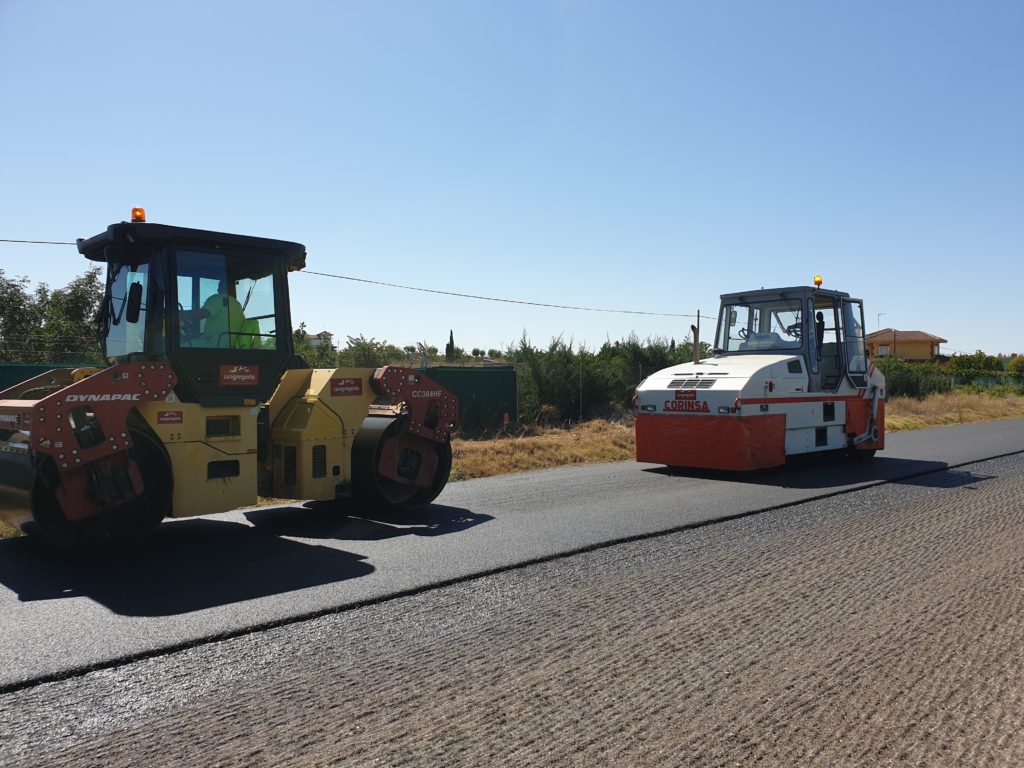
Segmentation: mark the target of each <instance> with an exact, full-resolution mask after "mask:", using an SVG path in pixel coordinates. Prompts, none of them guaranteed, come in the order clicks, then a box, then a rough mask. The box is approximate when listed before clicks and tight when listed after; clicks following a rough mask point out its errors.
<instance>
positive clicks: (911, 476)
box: [644, 454, 984, 490]
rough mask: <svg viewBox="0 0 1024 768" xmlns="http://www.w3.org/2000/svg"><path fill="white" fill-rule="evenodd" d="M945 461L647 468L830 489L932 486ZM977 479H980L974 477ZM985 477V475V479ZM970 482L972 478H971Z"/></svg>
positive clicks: (816, 460)
mask: <svg viewBox="0 0 1024 768" xmlns="http://www.w3.org/2000/svg"><path fill="white" fill-rule="evenodd" d="M948 467H949V465H948V464H946V463H945V462H941V461H917V460H914V459H896V458H885V457H881V456H879V457H877V458H875V459H873V460H871V461H863V462H861V461H849V460H847V459H845V458H842V457H835V456H829V455H827V454H819V455H814V454H811V455H806V456H797V457H793V458H791V459H790V460H789V461H787V462H786V465H785V466H784V467H773V468H771V469H760V470H754V471H752V472H728V471H725V470H712V469H688V468H683V467H648V468H646V469H645V470H644V471H645V472H650V473H652V474H658V475H665V476H668V477H686V478H694V479H700V480H721V481H725V482H732V483H743V484H747V485H769V486H773V487H778V488H798V489H805V490H814V489H817V490H827V489H829V488H842V487H845V486H849V485H857V484H860V483H876V482H879V481H888V482H895V481H900V482H905V483H915V484H922V485H932V484H933V482H934V481H932V480H929V479H928V478H930V477H932V476H933V475H934V474H935V473H941V472H942V471H943V470H946V469H948ZM972 477H974V479H979V478H977V476H973V475H972ZM982 479H984V478H982ZM968 482H970V481H968Z"/></svg>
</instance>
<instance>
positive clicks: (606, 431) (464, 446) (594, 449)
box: [452, 421, 634, 480]
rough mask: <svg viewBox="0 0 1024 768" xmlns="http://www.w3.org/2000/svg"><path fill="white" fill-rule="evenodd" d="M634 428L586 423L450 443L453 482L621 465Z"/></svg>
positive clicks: (630, 446)
mask: <svg viewBox="0 0 1024 768" xmlns="http://www.w3.org/2000/svg"><path fill="white" fill-rule="evenodd" d="M633 446H634V442H633V426H632V425H631V424H617V423H611V422H607V421H587V422H584V423H582V424H578V425H576V426H574V427H571V428H570V429H559V428H554V427H551V428H538V429H537V430H536V432H535V433H534V434H529V435H523V436H515V437H499V438H497V439H494V440H462V439H455V440H453V441H452V451H453V454H454V458H453V461H452V480H469V479H470V478H474V477H491V476H493V475H508V474H512V473H515V472H526V471H528V470H531V469H547V468H550V467H562V466H566V465H568V464H592V463H596V462H606V461H624V460H626V459H632V458H633V456H634V447H633Z"/></svg>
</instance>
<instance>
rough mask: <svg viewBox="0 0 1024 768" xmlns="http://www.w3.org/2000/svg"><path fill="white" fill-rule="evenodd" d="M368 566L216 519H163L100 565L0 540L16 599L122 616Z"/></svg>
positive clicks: (200, 605)
mask: <svg viewBox="0 0 1024 768" xmlns="http://www.w3.org/2000/svg"><path fill="white" fill-rule="evenodd" d="M293 513H294V510H293ZM374 570H375V569H374V567H373V566H372V565H370V564H369V563H367V562H366V561H365V559H364V558H363V557H362V556H360V555H356V554H353V553H351V552H345V551H343V550H339V549H334V548H331V547H327V546H318V545H313V544H306V543H303V542H298V541H292V540H290V539H285V538H280V537H279V536H278V535H275V534H273V533H271V532H267V531H264V530H261V529H259V528H253V527H251V526H248V525H245V524H243V523H235V522H229V521H224V520H209V519H192V520H182V521H174V522H169V523H165V524H163V525H161V526H160V528H159V529H158V530H157V532H156V534H155V535H154V536H153V537H152V538H151V539H149V540H148V541H146V542H144V543H143V544H141V545H139V547H138V549H136V550H133V551H131V552H128V553H125V554H124V555H122V556H120V557H117V558H111V559H108V560H104V561H102V562H89V561H73V560H69V561H63V560H60V559H57V558H56V557H55V556H54V555H53V554H52V553H49V552H46V551H44V550H43V549H41V548H40V547H39V546H37V545H36V544H35V542H34V541H32V540H31V539H30V538H18V539H8V540H3V541H0V584H2V585H4V586H6V587H8V588H9V589H11V590H13V591H14V592H15V593H17V595H18V598H19V600H21V601H22V602H31V601H35V600H56V599H61V598H70V597H87V598H89V599H91V600H94V601H96V602H97V603H100V604H101V605H104V606H106V607H107V608H109V609H110V610H111V611H113V612H114V613H117V614H120V615H122V616H149V617H153V616H174V615H178V614H184V613H191V612H193V611H200V610H203V609H206V608H214V607H217V606H222V605H229V604H232V603H238V602H242V601H244V600H253V599H258V598H261V597H267V596H269V595H276V594H281V593H284V592H290V591H293V590H299V589H306V588H309V587H315V586H320V585H323V584H332V583H336V582H340V581H345V580H347V579H355V578H359V577H362V576H366V575H368V574H370V573H373V571H374Z"/></svg>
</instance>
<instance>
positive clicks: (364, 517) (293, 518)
mask: <svg viewBox="0 0 1024 768" xmlns="http://www.w3.org/2000/svg"><path fill="white" fill-rule="evenodd" d="M245 517H246V519H247V520H248V521H249V522H250V523H252V524H253V525H254V526H255V527H256V528H257V529H259V530H261V531H265V532H267V533H272V534H274V535H275V536H295V537H298V538H303V539H337V540H339V541H382V540H384V539H392V538H395V537H397V536H444V535H445V534H449V533H457V532H458V531H464V530H466V529H467V528H472V527H474V526H476V525H480V524H481V523H486V522H488V521H489V520H493V519H494V518H493V517H491V516H490V515H481V514H477V513H475V512H470V511H469V510H468V509H462V508H460V507H448V506H445V505H443V504H431V505H430V506H428V507H425V508H424V509H419V510H416V511H414V512H399V511H394V510H390V511H387V510H385V511H375V510H372V509H369V508H367V507H365V506H363V505H360V504H358V503H357V502H354V501H349V500H344V501H335V502H308V503H307V504H306V505H305V506H304V507H303V509H302V514H295V508H294V507H265V508H262V509H253V510H248V511H246V512H245Z"/></svg>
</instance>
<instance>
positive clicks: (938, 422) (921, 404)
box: [885, 392, 1024, 432]
mask: <svg viewBox="0 0 1024 768" xmlns="http://www.w3.org/2000/svg"><path fill="white" fill-rule="evenodd" d="M1021 417H1024V397H1017V396H1014V395H1008V396H1006V397H996V396H993V395H986V394H977V393H966V392H944V393H942V394H938V395H930V396H928V397H926V398H925V399H924V400H915V399H914V398H911V397H896V398H893V399H892V400H890V401H889V402H888V403H887V404H886V406H885V428H886V430H888V431H891V432H898V431H900V430H905V429H925V428H927V427H945V426H949V425H951V424H968V423H971V422H976V421H997V420H998V419H1015V418H1021Z"/></svg>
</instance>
